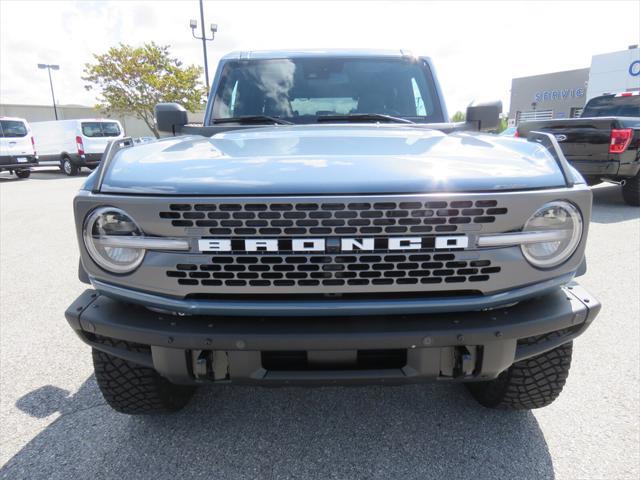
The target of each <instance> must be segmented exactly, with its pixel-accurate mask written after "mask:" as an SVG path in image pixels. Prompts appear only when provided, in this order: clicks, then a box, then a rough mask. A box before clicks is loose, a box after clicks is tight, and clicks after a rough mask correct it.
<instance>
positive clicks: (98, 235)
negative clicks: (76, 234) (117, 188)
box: [83, 207, 144, 273]
mask: <svg viewBox="0 0 640 480" xmlns="http://www.w3.org/2000/svg"><path fill="white" fill-rule="evenodd" d="M140 235H142V230H141V229H140V227H138V225H137V224H136V222H135V221H134V220H133V219H132V218H131V217H130V216H129V215H128V214H127V213H126V212H124V211H123V210H120V209H119V208H114V207H102V208H98V209H96V210H94V211H93V212H91V213H90V214H89V216H88V217H87V219H86V221H85V222H84V230H83V237H84V244H85V246H86V247H87V251H88V252H89V255H90V256H91V258H92V259H93V261H94V262H96V263H97V264H98V265H100V266H101V267H102V268H104V269H105V270H108V271H110V272H113V273H129V272H131V271H133V270H135V269H136V268H138V266H139V265H140V263H142V259H143V258H144V249H142V248H131V247H122V246H118V244H117V242H114V241H113V240H114V239H115V240H117V239H118V238H122V237H131V236H140Z"/></svg>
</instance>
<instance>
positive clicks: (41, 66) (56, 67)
mask: <svg viewBox="0 0 640 480" xmlns="http://www.w3.org/2000/svg"><path fill="white" fill-rule="evenodd" d="M38 68H39V69H40V70H44V69H47V72H48V73H49V86H50V87H51V98H52V99H53V114H54V115H55V117H56V120H58V109H57V108H56V96H55V95H54V93H53V81H52V80H51V70H60V65H54V64H48V63H39V64H38Z"/></svg>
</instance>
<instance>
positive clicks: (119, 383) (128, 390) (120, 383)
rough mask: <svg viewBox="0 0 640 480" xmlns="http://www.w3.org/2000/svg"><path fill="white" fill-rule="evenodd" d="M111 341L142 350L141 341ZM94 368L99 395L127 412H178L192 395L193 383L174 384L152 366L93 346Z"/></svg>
mask: <svg viewBox="0 0 640 480" xmlns="http://www.w3.org/2000/svg"><path fill="white" fill-rule="evenodd" d="M111 345H112V346H114V347H118V348H126V349H128V350H132V351H141V350H142V349H144V348H148V347H144V346H143V345H136V344H131V343H129V342H124V341H121V340H112V341H111ZM92 356H93V368H94V371H95V374H96V381H97V382H98V386H99V387H100V391H101V392H102V396H103V397H104V399H105V400H106V401H107V403H108V404H109V405H110V406H111V408H113V409H114V410H116V411H118V412H120V413H126V414H128V415H142V414H147V415H150V414H159V413H170V412H177V411H178V410H180V409H182V408H183V407H184V406H185V405H187V403H189V400H190V399H191V396H192V395H193V392H194V391H195V388H194V387H190V386H183V385H174V384H172V383H171V382H169V381H168V380H167V379H165V378H163V377H161V376H160V375H159V374H158V372H156V371H155V370H153V369H152V368H148V367H143V366H141V365H137V364H134V363H131V362H128V361H126V360H122V359H120V358H117V357H114V356H112V355H109V354H107V353H104V352H101V351H99V350H96V349H93V350H92Z"/></svg>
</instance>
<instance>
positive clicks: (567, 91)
mask: <svg viewBox="0 0 640 480" xmlns="http://www.w3.org/2000/svg"><path fill="white" fill-rule="evenodd" d="M584 94H585V90H584V88H563V89H560V90H543V91H541V92H536V94H535V95H534V99H535V101H536V102H547V101H551V100H566V99H568V98H579V97H584Z"/></svg>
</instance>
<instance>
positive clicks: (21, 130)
mask: <svg viewBox="0 0 640 480" xmlns="http://www.w3.org/2000/svg"><path fill="white" fill-rule="evenodd" d="M27 133H28V132H27V127H26V125H25V124H24V123H23V122H21V121H20V120H0V137H3V138H18V137H26V136H27Z"/></svg>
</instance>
